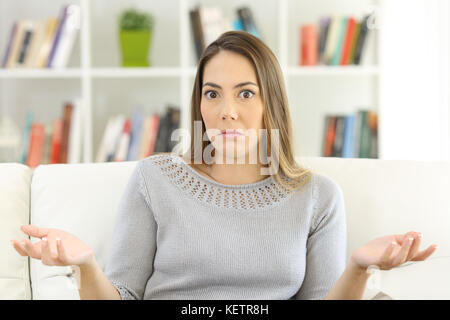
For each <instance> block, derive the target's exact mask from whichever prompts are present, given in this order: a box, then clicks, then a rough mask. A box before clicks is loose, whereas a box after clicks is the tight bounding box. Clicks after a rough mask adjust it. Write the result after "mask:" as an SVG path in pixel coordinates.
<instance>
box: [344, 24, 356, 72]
mask: <svg viewBox="0 0 450 320" xmlns="http://www.w3.org/2000/svg"><path fill="white" fill-rule="evenodd" d="M355 24H356V21H355V19H354V18H349V19H348V23H347V31H346V35H345V42H344V47H343V52H342V56H341V61H340V64H341V65H347V64H349V61H350V53H351V49H352V45H353V41H354V40H353V39H354V36H353V35H354V33H355Z"/></svg>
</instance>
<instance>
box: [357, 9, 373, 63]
mask: <svg viewBox="0 0 450 320" xmlns="http://www.w3.org/2000/svg"><path fill="white" fill-rule="evenodd" d="M369 18H370V15H366V16H364V18H363V20H362V22H361V29H360V32H359V36H358V42H357V44H356V48H355V56H354V64H356V65H359V64H361V57H362V53H363V51H364V48H365V44H366V38H367V34H368V32H369V27H368V25H367V22H368V21H369Z"/></svg>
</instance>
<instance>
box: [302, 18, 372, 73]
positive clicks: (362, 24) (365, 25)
mask: <svg viewBox="0 0 450 320" xmlns="http://www.w3.org/2000/svg"><path fill="white" fill-rule="evenodd" d="M372 18H373V16H372V15H365V16H364V18H362V19H361V20H357V19H355V18H354V17H346V16H339V15H334V16H331V17H324V18H322V19H321V20H320V23H319V25H318V26H317V25H315V24H306V25H302V26H300V59H299V64H300V65H302V66H314V65H319V64H321V65H332V66H338V65H341V66H342V65H359V64H361V60H362V54H363V52H364V48H365V47H366V42H367V38H368V35H369V33H370V30H371V29H370V28H369V21H371V20H370V19H372Z"/></svg>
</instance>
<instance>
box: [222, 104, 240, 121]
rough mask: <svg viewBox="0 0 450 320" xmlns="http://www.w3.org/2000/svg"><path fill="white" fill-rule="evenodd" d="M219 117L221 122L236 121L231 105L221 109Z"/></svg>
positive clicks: (235, 114)
mask: <svg viewBox="0 0 450 320" xmlns="http://www.w3.org/2000/svg"><path fill="white" fill-rule="evenodd" d="M221 117H222V120H227V119H231V120H236V119H237V113H236V111H235V110H234V108H233V106H232V105H230V104H227V105H225V106H224V107H223V109H222V113H221Z"/></svg>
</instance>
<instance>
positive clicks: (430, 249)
mask: <svg viewBox="0 0 450 320" xmlns="http://www.w3.org/2000/svg"><path fill="white" fill-rule="evenodd" d="M437 248H438V245H437V244H433V245H431V246H429V247H428V248H426V249H425V250H423V251H420V252H418V253H417V254H416V255H415V256H414V257H413V258H412V259H411V261H423V260H425V259H427V258H428V257H429V256H431V255H432V254H433V253H434V252H435V251H436V250H437Z"/></svg>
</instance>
